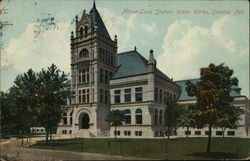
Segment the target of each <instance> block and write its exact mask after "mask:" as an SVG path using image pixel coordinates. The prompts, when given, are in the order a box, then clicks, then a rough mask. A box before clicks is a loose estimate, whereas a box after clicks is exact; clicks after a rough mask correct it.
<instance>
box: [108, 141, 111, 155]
mask: <svg viewBox="0 0 250 161" xmlns="http://www.w3.org/2000/svg"><path fill="white" fill-rule="evenodd" d="M108 148H109V153H110V154H111V141H108Z"/></svg>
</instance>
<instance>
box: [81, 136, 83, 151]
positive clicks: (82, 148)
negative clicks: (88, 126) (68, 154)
mask: <svg viewBox="0 0 250 161" xmlns="http://www.w3.org/2000/svg"><path fill="white" fill-rule="evenodd" d="M81 152H83V138H81Z"/></svg>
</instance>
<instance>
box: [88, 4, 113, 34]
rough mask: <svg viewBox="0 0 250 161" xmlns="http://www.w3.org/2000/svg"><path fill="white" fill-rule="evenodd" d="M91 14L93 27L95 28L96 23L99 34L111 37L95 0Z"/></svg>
mask: <svg viewBox="0 0 250 161" xmlns="http://www.w3.org/2000/svg"><path fill="white" fill-rule="evenodd" d="M89 14H90V16H91V22H92V24H91V27H93V28H95V25H96V26H97V32H98V33H99V34H101V35H102V36H104V37H106V38H109V39H111V38H110V36H109V33H108V30H107V28H106V27H105V25H104V23H103V21H102V18H101V16H100V14H99V12H98V10H97V9H96V6H95V1H94V4H93V7H92V9H91V10H90V12H89Z"/></svg>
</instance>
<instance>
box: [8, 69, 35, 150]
mask: <svg viewBox="0 0 250 161" xmlns="http://www.w3.org/2000/svg"><path fill="white" fill-rule="evenodd" d="M37 89H38V81H37V76H36V74H35V72H33V70H32V69H29V70H28V71H27V73H24V74H21V75H18V76H17V77H16V79H15V81H14V85H13V86H12V87H11V88H10V93H9V97H10V99H11V101H12V103H11V105H10V107H13V108H12V109H13V110H12V115H13V119H12V121H13V123H14V124H15V127H16V128H17V130H19V131H20V134H21V136H22V146H23V136H24V135H25V134H29V133H30V128H31V127H32V126H35V125H36V122H37V116H38V114H37V111H38V109H37V102H38V99H37V95H38V90H37Z"/></svg>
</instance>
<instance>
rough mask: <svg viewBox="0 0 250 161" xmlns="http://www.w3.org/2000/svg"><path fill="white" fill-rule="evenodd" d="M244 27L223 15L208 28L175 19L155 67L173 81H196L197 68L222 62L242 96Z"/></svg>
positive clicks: (246, 76)
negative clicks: (231, 73) (238, 82)
mask: <svg viewBox="0 0 250 161" xmlns="http://www.w3.org/2000/svg"><path fill="white" fill-rule="evenodd" d="M247 26H248V24H247V23H246V22H243V21H240V20H238V19H236V18H235V17H231V16H224V17H221V18H219V19H218V20H216V21H214V22H213V24H212V25H211V26H210V27H200V26H195V25H193V24H192V23H191V22H190V21H186V20H177V21H175V22H174V23H173V24H171V25H170V26H169V28H168V29H167V31H166V35H165V37H164V41H163V45H162V48H163V53H162V54H161V55H160V56H159V57H158V58H157V60H158V66H159V68H160V69H162V70H163V71H164V72H165V73H167V74H168V75H169V76H170V77H174V79H175V80H180V79H189V78H198V77H199V69H200V68H201V67H206V66H208V65H209V63H215V64H220V63H225V65H227V66H229V67H230V68H233V69H234V71H235V76H236V77H238V78H239V80H240V84H239V86H240V87H242V89H243V93H244V94H247V95H248V93H249V92H248V89H249V51H248V49H249V44H248V43H249V40H248V36H249V31H248V27H247Z"/></svg>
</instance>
